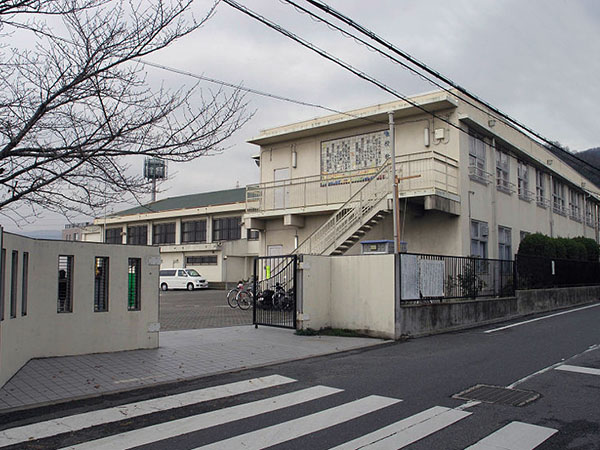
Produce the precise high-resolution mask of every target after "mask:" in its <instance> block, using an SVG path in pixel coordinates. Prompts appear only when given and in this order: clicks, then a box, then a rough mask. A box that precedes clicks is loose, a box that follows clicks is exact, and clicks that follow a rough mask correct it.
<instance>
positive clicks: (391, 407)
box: [0, 305, 600, 450]
mask: <svg viewBox="0 0 600 450" xmlns="http://www.w3.org/2000/svg"><path fill="white" fill-rule="evenodd" d="M599 323H600V305H595V306H593V307H588V308H587V309H580V310H575V311H572V312H569V313H568V314H561V315H553V316H551V317H547V318H544V319H543V320H537V321H533V322H527V323H519V324H518V325H517V323H514V324H515V325H517V326H512V327H510V328H505V329H496V328H494V327H487V328H481V329H475V330H470V331H466V332H460V333H453V334H447V335H441V336H434V337H430V338H423V339H417V340H413V341H408V342H401V343H394V344H390V345H387V346H381V347H377V348H374V349H371V350H361V351H353V352H348V353H342V354H338V355H334V356H328V357H319V358H313V359H309V360H303V361H296V362H292V363H286V364H280V365H277V366H271V367H268V368H261V369H254V370H247V371H243V372H239V373H234V374H229V375H224V376H219V377H212V378H204V379H201V380H197V381H195V382H191V383H186V384H185V385H180V386H171V387H163V388H154V389H150V390H148V389H146V390H143V391H139V392H137V393H128V394H123V395H121V396H112V397H106V398H105V399H103V400H102V401H98V400H97V401H94V402H90V401H87V402H78V403H73V404H71V405H64V406H61V407H55V408H46V409H41V410H36V411H31V412H29V413H27V412H24V413H20V415H17V416H11V417H9V418H5V420H9V421H11V422H12V423H10V424H6V425H5V426H4V428H5V430H4V431H3V432H1V433H0V445H2V444H5V443H8V442H12V443H14V444H15V446H14V448H54V447H66V446H73V447H69V448H93V449H102V448H110V449H117V448H131V447H136V448H137V446H143V448H144V449H164V448H169V449H192V448H215V449H237V448H244V449H252V448H257V449H258V448H265V447H273V448H277V449H306V448H310V449H327V448H348V449H355V448H368V449H375V448H377V449H397V448H405V447H406V448H411V449H419V450H425V449H427V450H432V449H433V450H436V449H441V450H446V449H449V450H452V449H464V448H473V449H485V450H491V449H495V450H498V449H505V450H527V449H533V448H538V449H540V450H550V449H561V450H562V449H569V448H573V449H598V448H600V345H599V344H600V328H599V327H598V324H599ZM492 330H494V331H492ZM486 331H492V332H487V333H486ZM481 383H483V384H487V385H491V386H498V387H509V388H512V389H519V390H524V391H527V392H526V393H533V394H535V395H536V396H537V395H539V397H538V398H537V399H535V400H533V401H531V402H530V403H528V404H526V405H525V406H509V405H505V404H501V403H479V402H471V401H468V400H464V399H458V398H454V397H453V396H454V395H455V394H457V393H460V392H462V391H465V390H466V389H468V388H470V387H472V386H475V385H477V384H481ZM511 392H513V393H514V391H511ZM56 418H60V420H54V419H56ZM41 421H42V422H43V421H49V422H46V423H42V424H40V422H41ZM28 424H30V427H29V428H21V429H15V428H14V427H16V426H28ZM94 424H97V426H94V427H92V428H89V427H90V426H92V425H94ZM67 431H68V432H67ZM43 436H45V438H44V439H43V440H38V441H30V442H26V441H27V440H28V438H29V437H31V438H42V437H43ZM8 438H10V439H12V440H10V441H8V440H7V439H8ZM19 439H22V440H24V441H23V442H19V443H17V441H18V440H19ZM471 446H473V447H471Z"/></svg>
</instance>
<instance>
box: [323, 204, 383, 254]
mask: <svg viewBox="0 0 600 450" xmlns="http://www.w3.org/2000/svg"><path fill="white" fill-rule="evenodd" d="M390 213H391V211H390V210H389V209H385V210H383V209H382V210H379V211H378V212H376V213H375V215H374V216H373V217H372V218H371V219H370V220H369V221H367V222H366V223H365V224H364V225H363V226H361V227H360V228H359V229H358V230H356V231H355V232H354V233H353V234H352V235H351V236H350V237H349V238H348V239H346V240H345V241H344V242H343V243H342V244H341V245H339V246H338V247H337V248H336V249H335V250H334V251H333V252H331V254H332V255H334V256H339V255H343V254H344V253H346V252H347V251H348V250H350V248H351V247H353V246H354V244H356V243H357V242H358V241H359V240H360V239H362V237H363V236H364V235H366V234H367V233H368V232H369V231H371V230H372V229H373V228H374V227H375V225H377V224H378V223H379V222H381V221H382V220H383V219H385V218H386V216H388V215H389V214H390Z"/></svg>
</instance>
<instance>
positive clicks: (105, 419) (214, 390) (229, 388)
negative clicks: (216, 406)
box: [0, 375, 296, 447]
mask: <svg viewBox="0 0 600 450" xmlns="http://www.w3.org/2000/svg"><path fill="white" fill-rule="evenodd" d="M294 381H296V380H294V379H292V378H287V377H282V376H280V375H271V376H268V377H263V378H254V379H251V380H244V381H238V382H236V383H230V384H224V385H220V386H214V387H209V388H204V389H199V390H195V391H190V392H184V393H182V394H176V395H170V396H167V397H159V398H154V399H151V400H144V401H141V402H136V403H129V404H126V405H121V406H116V407H113V408H106V409H101V410H98V411H89V412H86V413H82V414H76V415H73V416H67V417H61V418H58V419H53V420H47V421H44V422H38V423H34V424H31V425H24V426H22V427H17V428H9V429H7V430H3V431H0V447H5V446H7V445H14V444H18V443H21V442H26V441H30V440H33V439H42V438H46V437H49V436H55V435H57V434H61V433H68V432H71V431H78V430H82V429H84V428H89V427H93V426H95V425H102V424H106V423H111V422H117V421H119V420H123V419H129V418H132V417H139V416H143V415H145V414H151V413H155V412H158V411H166V410H169V409H173V408H180V407H182V406H188V405H193V404H195V403H200V402H206V401H209V400H215V399H219V398H224V397H231V396H233V395H239V394H244V393H247V392H252V391H256V390H259V389H266V388H270V387H274V386H279V385H282V384H287V383H292V382H294Z"/></svg>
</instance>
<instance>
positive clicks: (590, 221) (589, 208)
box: [585, 200, 594, 227]
mask: <svg viewBox="0 0 600 450" xmlns="http://www.w3.org/2000/svg"><path fill="white" fill-rule="evenodd" d="M585 223H586V224H587V225H588V226H590V227H593V226H594V204H593V203H592V202H591V201H589V200H588V201H586V202H585Z"/></svg>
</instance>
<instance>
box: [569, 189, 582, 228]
mask: <svg viewBox="0 0 600 450" xmlns="http://www.w3.org/2000/svg"><path fill="white" fill-rule="evenodd" d="M569 216H570V217H571V219H573V220H577V221H579V222H581V203H580V201H579V194H578V193H577V192H576V191H575V190H574V189H569Z"/></svg>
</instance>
